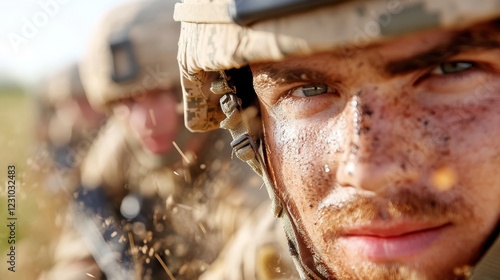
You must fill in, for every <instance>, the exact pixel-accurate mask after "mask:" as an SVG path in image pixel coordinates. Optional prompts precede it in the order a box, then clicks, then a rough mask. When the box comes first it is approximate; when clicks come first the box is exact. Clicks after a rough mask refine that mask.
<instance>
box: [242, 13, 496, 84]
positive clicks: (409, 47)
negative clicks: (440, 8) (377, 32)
mask: <svg viewBox="0 0 500 280" xmlns="http://www.w3.org/2000/svg"><path fill="white" fill-rule="evenodd" d="M499 42H500V20H496V21H491V22H487V23H482V24H477V25H474V26H471V27H469V28H466V29H461V30H453V29H435V30H430V31H425V32H420V33H416V34H411V35H406V36H402V37H398V38H395V39H392V40H388V41H385V42H383V43H377V44H371V45H368V46H349V47H342V48H338V49H335V50H332V51H329V52H325V53H317V54H313V55H310V56H307V57H290V58H287V59H285V60H284V61H281V62H273V63H256V64H252V65H251V67H252V69H253V70H254V71H259V72H262V71H263V72H266V73H267V74H270V75H272V74H282V73H283V71H286V70H284V69H287V68H289V67H291V68H295V67H297V66H298V65H299V64H300V65H302V66H303V65H305V66H307V65H310V66H312V67H314V66H317V65H318V64H322V62H323V61H324V59H325V56H327V57H328V59H335V60H338V61H339V62H348V63H349V62H351V63H356V64H359V63H360V61H363V63H364V62H366V61H369V62H374V63H375V64H380V63H387V64H390V65H386V68H387V69H386V70H387V71H389V72H390V73H391V74H396V73H395V72H398V71H401V72H404V71H407V70H412V69H413V68H415V67H425V66H428V65H432V64H433V63H439V62H442V61H444V60H446V59H449V58H450V57H453V56H454V55H456V54H458V53H461V52H469V51H481V50H491V49H500V44H499Z"/></svg>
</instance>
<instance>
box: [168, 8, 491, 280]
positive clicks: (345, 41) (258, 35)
mask: <svg viewBox="0 0 500 280" xmlns="http://www.w3.org/2000/svg"><path fill="white" fill-rule="evenodd" d="M282 2H286V1H282ZM296 2H298V1H296ZM330 2H337V1H330ZM248 3H250V2H249V1H247V4H248ZM239 4H245V1H229V0H215V1H205V0H184V1H183V3H182V4H177V7H176V11H175V14H174V18H175V19H176V20H178V21H181V22H182V33H181V37H180V40H179V46H180V47H179V54H178V59H179V63H180V68H181V74H182V75H181V77H182V85H183V93H184V101H185V102H184V104H185V112H186V113H185V123H186V126H187V127H188V128H189V129H190V130H192V131H208V130H212V129H216V128H218V127H222V128H225V129H228V130H229V131H230V132H231V134H232V136H233V138H234V139H235V140H234V141H233V142H232V143H231V146H232V147H233V148H234V152H235V153H236V154H237V155H238V157H239V158H240V159H242V160H243V161H246V162H247V163H248V164H249V165H250V166H251V167H252V168H253V169H254V170H255V171H256V173H258V174H259V175H261V176H262V177H263V179H264V181H265V184H266V187H267V190H268V193H269V196H270V198H271V206H272V207H271V208H272V212H273V214H274V215H275V216H277V217H279V218H280V220H281V221H282V223H283V226H284V229H285V232H286V235H287V239H288V240H289V241H288V244H289V245H290V252H291V253H292V257H293V259H294V263H295V266H296V268H297V270H298V271H299V274H300V277H301V278H302V279H324V278H327V277H328V276H326V275H327V272H326V269H325V268H324V267H322V265H321V261H320V260H314V262H311V263H307V262H306V261H304V259H303V257H304V256H307V257H311V256H312V255H314V249H312V248H307V246H306V245H305V244H304V240H303V237H302V236H301V234H300V232H299V231H298V229H297V228H296V226H295V224H294V221H293V219H292V218H291V216H290V213H289V211H288V209H287V207H286V205H285V202H284V201H282V200H281V199H280V198H279V197H278V196H277V195H276V190H275V188H274V184H273V181H272V174H268V169H267V167H266V164H267V161H266V149H265V143H264V141H263V139H262V134H261V131H260V128H261V127H260V124H259V121H253V120H255V115H256V114H255V113H250V114H249V113H248V109H247V110H245V108H246V107H247V106H248V104H251V103H252V99H253V96H251V94H250V93H251V90H250V91H248V90H246V89H245V86H246V87H251V73H250V70H249V69H248V67H247V66H248V65H249V64H250V63H259V62H272V61H281V60H283V59H285V58H287V57H291V56H307V55H311V54H315V53H320V52H325V51H332V50H336V51H339V52H340V53H342V52H344V53H345V55H346V56H348V55H349V53H347V52H348V51H350V50H353V49H356V48H361V47H363V46H365V45H368V44H372V43H378V42H384V41H388V40H390V39H391V38H396V37H398V36H401V35H403V34H410V33H414V32H418V31H423V30H427V29H429V28H437V27H446V28H461V27H465V26H469V25H471V24H474V23H477V22H481V21H485V20H488V19H493V18H496V17H498V15H499V14H500V9H499V7H500V2H499V1H495V0H485V1H480V3H478V2H477V1H476V2H471V1H430V0H422V1H338V3H334V4H331V3H329V1H310V3H308V4H304V3H302V4H303V5H302V6H299V5H298V6H299V8H298V9H296V10H291V9H288V10H287V9H285V8H286V7H285V8H283V7H282V8H281V9H280V7H279V5H280V4H278V3H276V4H275V5H276V7H278V8H277V9H275V10H273V12H272V13H271V12H270V13H267V14H265V13H260V14H254V15H253V17H254V18H253V19H252V18H250V19H249V20H253V21H246V18H240V20H241V24H236V23H235V20H234V19H233V18H234V17H232V16H231V15H233V16H234V10H235V9H234V7H235V5H239ZM259 4H262V5H264V4H263V3H259ZM270 5H274V4H270ZM249 6H252V5H251V3H250V4H249ZM374 11H375V13H373V12H374ZM276 14H277V15H276ZM266 15H271V16H269V17H266ZM388 17H391V20H390V21H386V20H385V19H387V18H388ZM236 19H238V18H236ZM346 26H349V27H350V28H345V27H346ZM325 30H328V32H325ZM249 76H250V81H248V79H249V78H248V77H249ZM245 77H247V78H245ZM245 79H247V80H245ZM238 85H239V86H238ZM241 85H244V86H243V87H242V86H241ZM236 92H237V94H236ZM253 94H255V93H253ZM193 101H196V102H193ZM251 111H255V109H253V110H251ZM267 152H268V151H267ZM267 156H269V155H267ZM499 251H500V240H498V238H497V240H496V242H495V243H494V244H493V245H492V246H491V247H490V250H489V251H488V253H486V254H485V255H484V256H483V260H482V261H480V262H479V263H478V265H477V266H476V267H475V269H474V271H473V279H487V278H486V277H488V275H489V277H490V278H488V279H494V278H495V279H496V278H498V277H499V276H498V275H500V274H499V273H500V272H499V271H498V260H499V258H498V252H499ZM229 257H231V256H229Z"/></svg>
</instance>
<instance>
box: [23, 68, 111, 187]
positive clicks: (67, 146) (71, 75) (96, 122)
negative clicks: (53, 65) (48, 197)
mask: <svg viewBox="0 0 500 280" xmlns="http://www.w3.org/2000/svg"><path fill="white" fill-rule="evenodd" d="M34 101H35V111H36V114H35V136H36V139H37V149H36V151H35V156H34V158H33V159H32V161H31V165H32V167H36V168H34V169H35V170H36V169H44V170H45V173H46V175H47V178H46V179H47V180H46V181H45V184H46V186H45V187H47V188H48V189H50V190H51V191H54V192H58V191H64V192H71V191H73V190H74V187H75V185H76V184H77V183H78V181H79V172H78V167H79V165H80V163H81V161H82V159H83V157H84V156H85V154H86V152H87V151H88V149H89V147H90V145H91V143H92V141H93V140H94V138H95V136H96V135H97V131H98V130H99V128H100V126H101V125H102V124H103V123H104V114H102V113H101V112H96V111H95V110H93V109H92V107H91V106H90V104H89V102H88V100H87V97H86V95H85V91H84V89H83V86H82V84H81V81H80V74H79V71H78V66H77V64H76V63H72V64H70V65H68V66H66V67H63V68H61V69H59V70H58V71H56V72H54V73H52V74H51V75H50V76H48V78H46V79H45V80H44V81H43V83H42V85H41V86H40V87H38V91H37V92H36V94H35V99H34ZM35 165H37V166H35Z"/></svg>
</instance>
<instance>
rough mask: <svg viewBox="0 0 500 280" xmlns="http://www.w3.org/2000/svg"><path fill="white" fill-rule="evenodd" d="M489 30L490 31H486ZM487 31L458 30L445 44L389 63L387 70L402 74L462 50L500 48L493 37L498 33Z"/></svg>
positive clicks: (394, 73)
mask: <svg viewBox="0 0 500 280" xmlns="http://www.w3.org/2000/svg"><path fill="white" fill-rule="evenodd" d="M487 31H490V32H489V33H486V32H487ZM487 31H486V32H477V31H476V32H475V31H474V30H467V31H462V32H458V33H457V34H455V36H453V37H452V38H451V40H449V41H448V42H446V43H444V44H441V45H438V46H436V47H434V48H432V49H430V50H427V51H425V52H423V53H419V54H416V55H414V56H411V57H409V58H405V59H401V60H398V61H393V62H390V63H388V64H387V66H386V67H385V71H386V73H388V74H389V75H402V74H406V73H410V72H413V71H417V70H420V69H425V68H430V67H432V66H435V65H438V64H440V63H443V62H445V61H446V60H448V59H450V58H451V57H453V56H455V55H457V54H459V53H461V52H465V51H473V50H491V49H500V42H499V41H498V40H495V39H494V38H493V37H494V35H498V34H492V33H491V30H487Z"/></svg>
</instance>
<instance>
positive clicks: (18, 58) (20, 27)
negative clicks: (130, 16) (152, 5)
mask: <svg viewBox="0 0 500 280" xmlns="http://www.w3.org/2000/svg"><path fill="white" fill-rule="evenodd" d="M127 1H130V0H0V23H1V24H0V81H2V80H3V81H5V80H14V81H18V82H20V83H23V84H30V85H33V84H36V82H37V81H39V80H40V79H42V78H43V77H44V75H47V74H50V72H51V71H55V70H57V68H58V67H63V66H64V65H67V64H69V63H71V62H74V61H77V60H78V59H80V58H81V57H82V55H83V53H84V51H85V47H86V45H87V44H88V40H89V37H90V35H91V34H92V32H93V31H94V30H95V29H96V25H97V23H98V22H99V20H100V19H101V18H102V17H103V16H104V14H105V13H106V12H107V11H109V10H110V9H112V8H113V7H115V6H117V5H119V4H120V3H124V2H127Z"/></svg>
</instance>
